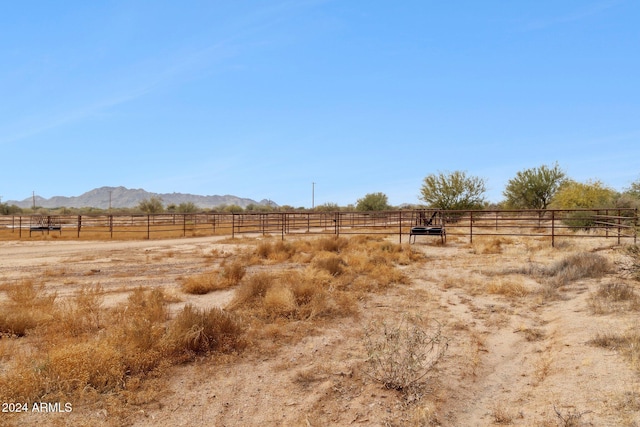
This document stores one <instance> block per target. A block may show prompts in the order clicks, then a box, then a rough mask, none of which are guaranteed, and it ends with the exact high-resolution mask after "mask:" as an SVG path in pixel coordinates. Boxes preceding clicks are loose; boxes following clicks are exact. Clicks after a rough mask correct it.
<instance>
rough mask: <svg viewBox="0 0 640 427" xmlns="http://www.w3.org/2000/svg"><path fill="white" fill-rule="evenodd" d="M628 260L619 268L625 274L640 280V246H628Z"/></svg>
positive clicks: (626, 252)
mask: <svg viewBox="0 0 640 427" xmlns="http://www.w3.org/2000/svg"><path fill="white" fill-rule="evenodd" d="M625 254H626V259H625V260H624V261H622V262H621V263H620V264H619V266H620V269H621V270H622V271H623V273H625V274H627V275H629V276H631V277H633V278H634V279H636V280H640V246H638V245H632V246H628V247H627V248H626V250H625Z"/></svg>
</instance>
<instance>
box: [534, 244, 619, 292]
mask: <svg viewBox="0 0 640 427" xmlns="http://www.w3.org/2000/svg"><path fill="white" fill-rule="evenodd" d="M609 271H611V264H610V263H609V261H608V260H607V259H606V258H605V257H603V256H602V255H598V254H594V253H590V252H582V253H577V254H573V255H569V256H568V257H566V258H564V259H562V260H560V261H558V262H556V263H555V264H553V265H551V266H550V267H547V268H546V269H545V270H543V274H544V275H545V276H549V277H550V281H551V283H552V284H553V285H554V286H556V287H560V286H564V285H566V284H568V283H570V282H572V281H574V280H578V279H583V278H587V277H602V276H604V275H605V274H606V273H608V272H609Z"/></svg>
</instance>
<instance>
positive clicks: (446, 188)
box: [420, 171, 487, 210]
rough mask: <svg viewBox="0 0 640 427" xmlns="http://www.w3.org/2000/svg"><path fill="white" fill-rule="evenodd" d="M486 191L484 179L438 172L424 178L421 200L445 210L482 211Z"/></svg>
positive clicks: (458, 173) (458, 172) (459, 173)
mask: <svg viewBox="0 0 640 427" xmlns="http://www.w3.org/2000/svg"><path fill="white" fill-rule="evenodd" d="M486 191H487V189H486V184H485V180H484V179H483V178H479V177H476V176H467V173H466V172H464V171H455V172H449V173H445V172H438V173H437V174H430V175H428V176H426V177H425V178H424V182H423V184H422V188H421V189H420V193H421V197H420V199H422V200H424V201H425V202H426V203H427V205H429V207H432V208H438V209H444V210H466V209H481V208H482V207H483V205H484V202H485V199H484V193H485V192H486Z"/></svg>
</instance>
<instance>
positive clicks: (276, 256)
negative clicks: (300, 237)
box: [255, 240, 296, 262]
mask: <svg viewBox="0 0 640 427" xmlns="http://www.w3.org/2000/svg"><path fill="white" fill-rule="evenodd" d="M255 253H256V255H257V256H258V257H259V258H262V259H268V260H273V261H279V262H283V261H286V260H288V259H290V258H291V257H292V256H294V255H295V253H296V248H295V247H294V245H292V244H291V243H289V242H284V241H282V240H278V241H277V242H264V241H263V242H260V243H259V244H258V246H257V247H256V251H255Z"/></svg>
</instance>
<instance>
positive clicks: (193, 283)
mask: <svg viewBox="0 0 640 427" xmlns="http://www.w3.org/2000/svg"><path fill="white" fill-rule="evenodd" d="M224 285H225V283H224V282H222V281H221V280H220V276H219V274H218V272H217V271H213V272H208V273H201V274H196V275H193V276H189V277H186V278H184V279H182V284H181V286H180V288H181V289H182V292H184V293H187V294H191V295H204V294H208V293H209V292H213V291H215V290H218V289H224V288H225V286H224Z"/></svg>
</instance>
